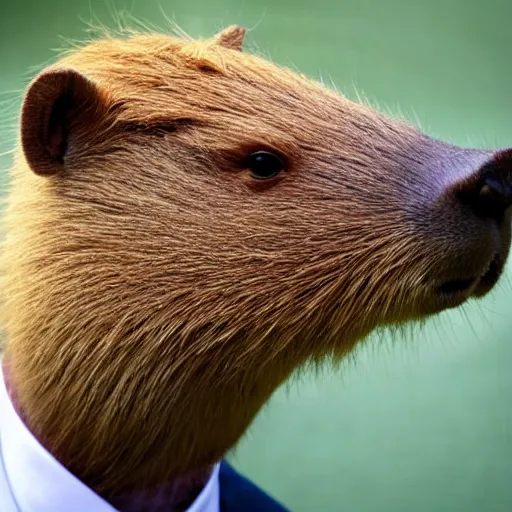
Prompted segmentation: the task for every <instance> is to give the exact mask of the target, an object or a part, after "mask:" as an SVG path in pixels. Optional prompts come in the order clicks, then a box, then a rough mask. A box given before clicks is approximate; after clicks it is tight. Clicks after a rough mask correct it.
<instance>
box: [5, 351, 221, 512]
mask: <svg viewBox="0 0 512 512" xmlns="http://www.w3.org/2000/svg"><path fill="white" fill-rule="evenodd" d="M2 373H3V377H4V381H5V386H6V389H7V393H8V395H9V398H10V400H11V402H12V404H13V406H14V409H15V410H16V412H17V414H18V415H19V417H20V418H21V420H22V421H23V422H24V423H25V424H26V425H27V427H29V424H28V423H29V422H28V419H27V417H26V415H25V414H24V412H23V408H22V407H21V404H20V401H19V397H18V395H17V393H16V389H15V388H14V385H13V382H12V378H11V370H10V365H9V362H8V360H7V359H4V360H3V361H2ZM29 428H30V427H29ZM39 441H40V440H39ZM211 471H212V468H211V467H206V468H202V469H198V470H195V471H194V470H191V471H189V472H188V473H187V474H183V475H180V476H177V477H175V478H174V479H173V480H171V481H169V482H165V483H162V484H160V485H156V486H154V487H152V488H141V487H140V486H137V487H136V488H134V489H133V490H126V491H124V492H122V493H120V494H114V493H113V491H110V493H108V492H107V493H106V494H105V493H104V494H103V497H104V498H105V499H107V500H108V501H109V502H110V503H111V504H112V505H113V506H114V507H115V508H116V510H119V511H120V512H181V511H184V510H186V509H187V508H188V507H189V506H190V505H191V504H192V502H193V501H194V500H195V499H196V498H197V496H198V495H199V493H200V492H201V491H202V489H203V488H204V486H205V485H206V483H207V482H208V480H209V478H210V475H211Z"/></svg>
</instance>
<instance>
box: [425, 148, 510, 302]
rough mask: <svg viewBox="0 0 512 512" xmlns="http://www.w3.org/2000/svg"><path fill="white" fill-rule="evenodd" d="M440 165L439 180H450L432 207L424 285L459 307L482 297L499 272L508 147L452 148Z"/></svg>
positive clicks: (505, 232) (506, 212)
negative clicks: (429, 254) (433, 216)
mask: <svg viewBox="0 0 512 512" xmlns="http://www.w3.org/2000/svg"><path fill="white" fill-rule="evenodd" d="M444 165H445V167H444V169H443V172H444V176H445V177H447V179H448V180H454V181H452V182H451V183H450V185H449V186H448V187H447V188H446V189H445V190H444V194H443V196H442V197H443V200H442V201H440V202H438V203H437V210H436V212H437V215H436V219H435V220H433V225H435V226H437V229H438V233H437V234H436V239H437V241H436V242H434V239H433V238H430V247H431V248H433V247H436V249H435V250H434V251H433V252H432V254H434V255H435V256H433V257H432V267H433V268H434V270H433V271H432V272H431V274H430V275H429V276H428V277H427V281H428V282H429V283H432V281H434V286H433V289H434V291H435V295H436V297H437V299H438V300H441V303H443V301H448V302H450V301H451V302H450V303H451V304H453V305H459V304H460V303H461V302H462V301H464V300H465V299H466V298H468V297H470V296H477V297H480V296H483V295H485V294H486V293H487V292H489V291H490V290H491V289H492V288H493V287H494V285H495V284H496V282H497V281H498V279H499V277H500V276H501V274H502V272H503V269H504V266H505V263H506V260H507V256H508V253H509V249H510V240H511V216H512V148H511V149H506V150H500V151H480V150H460V149H458V148H457V149H456V150H455V152H454V153H452V155H451V157H449V158H448V159H445V160H444Z"/></svg>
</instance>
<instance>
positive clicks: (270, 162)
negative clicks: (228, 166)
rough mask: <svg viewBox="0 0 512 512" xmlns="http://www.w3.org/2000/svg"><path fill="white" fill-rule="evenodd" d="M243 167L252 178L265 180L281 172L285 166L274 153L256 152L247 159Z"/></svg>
mask: <svg viewBox="0 0 512 512" xmlns="http://www.w3.org/2000/svg"><path fill="white" fill-rule="evenodd" d="M245 167H246V168H247V169H249V171H250V172H251V176H252V177H253V178H256V179H258V180H266V179H269V178H273V177H274V176H277V175H278V174H279V173H280V172H281V171H283V170H284V168H285V164H284V162H283V160H282V158H281V157H280V156H278V155H276V154H275V153H270V152H269V151H257V152H256V153H252V154H250V155H249V156H248V157H247V159H246V161H245Z"/></svg>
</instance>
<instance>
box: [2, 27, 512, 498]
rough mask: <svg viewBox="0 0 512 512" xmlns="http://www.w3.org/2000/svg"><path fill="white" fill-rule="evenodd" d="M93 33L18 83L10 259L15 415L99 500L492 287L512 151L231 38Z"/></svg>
mask: <svg viewBox="0 0 512 512" xmlns="http://www.w3.org/2000/svg"><path fill="white" fill-rule="evenodd" d="M243 34H244V31H243V29H241V28H238V27H231V28H229V29H227V30H225V31H223V32H222V33H220V34H219V35H217V36H216V37H214V38H212V39H210V40H206V41H195V40H186V39H176V38H171V37H168V36H165V35H135V36H133V37H130V38H128V39H116V38H105V39H102V40H98V41H93V42H90V43H88V44H87V45H85V46H84V47H82V48H80V49H78V50H75V51H73V52H71V53H69V54H67V55H65V56H63V57H62V58H61V59H60V60H59V61H58V62H57V64H55V65H53V66H51V67H49V68H47V69H46V70H44V71H43V72H42V73H41V74H40V75H39V76H37V77H36V78H35V80H34V81H33V82H32V83H31V85H30V87H29V88H28V91H27V93H26V97H25V100H24V104H23V109H22V115H21V123H20V150H19V152H18V153H17V156H16V161H15V164H14V166H13V171H12V185H11V188H10V192H9V196H8V204H7V207H6V213H5V225H4V228H5V234H4V238H5V239H4V243H3V252H2V256H1V266H2V280H1V283H0V284H1V286H0V290H1V293H2V294H3V301H2V323H3V328H4V329H5V334H6V340H7V342H6V361H7V362H8V366H9V371H10V375H11V377H12V382H13V383H14V388H15V390H16V394H17V397H18V400H19V403H20V404H21V407H22V409H23V413H24V415H25V417H26V419H27V422H28V424H29V425H30V427H31V428H32V430H33V431H34V432H35V433H36V435H37V436H38V437H39V438H40V439H41V440H42V442H43V443H44V444H45V445H46V446H47V447H48V448H49V449H50V450H51V451H52V452H53V453H54V454H56V456H57V457H58V458H59V459H61V460H62V461H63V462H65V464H66V465H67V466H68V467H69V468H70V469H71V470H72V471H73V472H75V473H76V474H77V475H79V476H80V477H81V478H82V479H83V480H84V481H85V482H87V483H88V484H90V485H91V486H93V487H94V488H95V489H98V490H99V491H101V492H103V493H105V494H107V495H110V494H112V493H116V492H122V491H123V490H126V489H130V488H133V487H136V486H151V485H156V484H159V483H161V482H165V481H166V480H168V479H170V478H173V477H175V476H176V475H180V474H182V473H185V472H187V471H189V470H191V469H194V468H201V467H208V466H209V465H210V464H212V463H214V462H215V461H217V460H219V459H220V458H221V457H222V456H223V455H224V454H225V453H226V451H228V450H229V449H230V448H231V447H233V446H234V445H235V444H236V442H237V441H238V440H239V438H240V437H241V436H242V435H243V433H244V431H245V430H246V429H247V427H248V426H249V424H250V423H251V421H252V420H253V418H254V416H255V414H256V413H257V412H258V410H259V409H260V408H261V406H262V405H263V404H264V403H265V401H266V400H267V399H268V398H269V396H270V395H271V394H272V392H273V391H274V390H275V389H276V387H277V386H278V385H279V384H280V383H282V382H283V381H284V380H285V379H286V378H287V377H288V376H289V375H290V374H291V372H293V371H294V370H295V369H296V368H297V367H300V366H301V365H303V364H305V363H307V362H309V361H315V362H318V361H322V360H323V359H324V358H326V357H327V358H329V357H331V358H336V359H339V358H341V357H342V356H343V355H345V354H346V353H347V352H349V351H350V350H351V349H352V348H353V346H354V344H355V343H356V342H357V341H358V340H361V339H362V338H364V337H365V336H366V335H367V334H368V333H370V332H371V331H372V330H374V329H375V328H377V327H379V326H393V325H401V324H403V323H404V322H408V321H410V320H417V319H422V318H425V317H427V316H429V315H431V314H433V313H436V312H439V311H441V310H443V309H446V308H449V307H453V306H457V305H460V304H461V303H463V302H464V301H466V300H467V299H469V298H471V297H477V296H481V295H484V294H485V293H486V292H488V291H489V290H490V289H491V288H492V287H493V285H494V284H495V283H496V281H497V280H498V278H499V275H500V273H501V271H502V269H503V266H504V263H505V260H506V257H507V253H508V248H509V243H510V208H509V206H510V204H511V202H512V151H484V150H468V149H461V148H458V147H454V146H451V145H448V144H445V143H442V142H440V141H437V140H434V139H432V138H430V137H428V136H427V135H424V134H422V133H420V132H419V131H418V130H417V129H415V128H414V127H411V126H407V125H405V124H403V123H402V122H398V121H395V120H393V119H390V118H388V117H387V116H385V115H383V114H381V113H378V112H376V111H373V110H372V109H370V108H367V107H365V106H362V105H357V104H355V103H353V102H351V101H349V100H348V99H346V98H344V97H343V96H341V95H340V94H338V93H336V92H334V91H330V90H328V89H327V88H325V87H323V86H322V85H320V84H318V83H315V82H313V81H311V80H309V79H307V78H305V77H303V76H300V75H298V74H296V73H294V72H292V71H290V70H287V69H283V68H281V67H278V66H276V65H275V64H273V63H271V62H269V61H267V60H264V59H262V58H260V57H257V56H254V55H250V54H247V53H246V52H243V51H242V49H241V47H242V38H243Z"/></svg>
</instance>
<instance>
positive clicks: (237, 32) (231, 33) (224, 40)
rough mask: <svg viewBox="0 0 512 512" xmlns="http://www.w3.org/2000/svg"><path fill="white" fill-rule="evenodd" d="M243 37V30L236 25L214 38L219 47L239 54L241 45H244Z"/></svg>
mask: <svg viewBox="0 0 512 512" xmlns="http://www.w3.org/2000/svg"><path fill="white" fill-rule="evenodd" d="M244 36H245V28H243V27H239V26H238V25H231V26H230V27H228V28H225V29H224V30H223V31H222V32H219V33H218V34H217V35H216V36H215V40H216V41H217V43H218V44H219V45H220V46H224V48H229V49H230V50H237V51H239V52H241V51H242V45H243V44H244Z"/></svg>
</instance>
